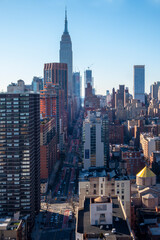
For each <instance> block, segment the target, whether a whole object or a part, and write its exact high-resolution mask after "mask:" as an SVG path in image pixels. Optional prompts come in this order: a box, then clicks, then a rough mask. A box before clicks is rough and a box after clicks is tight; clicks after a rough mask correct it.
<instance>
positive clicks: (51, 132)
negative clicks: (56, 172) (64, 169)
mask: <svg viewBox="0 0 160 240" xmlns="http://www.w3.org/2000/svg"><path fill="white" fill-rule="evenodd" d="M56 160H57V134H56V121H55V118H51V119H44V120H43V121H41V125H40V174H41V175H40V176H41V179H48V177H49V176H50V174H51V172H52V170H53V167H54V164H55V162H56Z"/></svg>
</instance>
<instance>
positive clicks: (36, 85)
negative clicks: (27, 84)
mask: <svg viewBox="0 0 160 240" xmlns="http://www.w3.org/2000/svg"><path fill="white" fill-rule="evenodd" d="M40 90H43V78H41V77H33V81H32V91H34V92H36V93H37V92H40Z"/></svg>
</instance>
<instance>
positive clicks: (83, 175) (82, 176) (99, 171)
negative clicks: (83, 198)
mask: <svg viewBox="0 0 160 240" xmlns="http://www.w3.org/2000/svg"><path fill="white" fill-rule="evenodd" d="M107 176H109V179H112V178H115V180H129V177H128V176H125V175H119V174H118V173H117V172H116V171H115V170H112V171H110V172H109V171H108V172H107V171H106V169H104V168H91V169H89V170H82V171H81V172H80V173H79V182H84V181H89V179H90V178H91V177H92V178H93V177H107Z"/></svg>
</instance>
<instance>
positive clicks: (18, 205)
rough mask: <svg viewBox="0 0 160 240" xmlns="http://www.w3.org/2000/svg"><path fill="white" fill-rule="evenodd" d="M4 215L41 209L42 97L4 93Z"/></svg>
mask: <svg viewBox="0 0 160 240" xmlns="http://www.w3.org/2000/svg"><path fill="white" fill-rule="evenodd" d="M0 106H1V111H0V127H1V131H0V139H1V140H0V142H1V144H0V165H1V167H0V182H1V184H0V199H1V203H0V216H11V217H12V216H13V215H14V213H16V212H20V215H21V216H26V215H28V216H29V219H30V223H31V225H32V224H33V223H34V218H35V213H38V212H39V209H40V117H39V116H40V104H39V94H35V93H28V92H27V93H0Z"/></svg>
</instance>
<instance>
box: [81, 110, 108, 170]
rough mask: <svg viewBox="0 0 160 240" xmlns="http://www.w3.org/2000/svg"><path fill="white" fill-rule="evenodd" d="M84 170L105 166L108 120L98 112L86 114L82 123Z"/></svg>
mask: <svg viewBox="0 0 160 240" xmlns="http://www.w3.org/2000/svg"><path fill="white" fill-rule="evenodd" d="M83 150H84V158H83V165H84V169H86V170H87V169H89V168H90V167H104V166H106V163H107V160H108V156H109V129H108V118H107V117H106V116H104V117H102V116H101V113H100V112H95V111H92V112H88V116H87V117H86V118H85V120H84V122H83Z"/></svg>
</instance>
